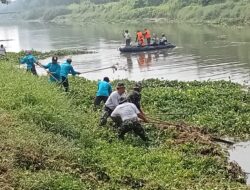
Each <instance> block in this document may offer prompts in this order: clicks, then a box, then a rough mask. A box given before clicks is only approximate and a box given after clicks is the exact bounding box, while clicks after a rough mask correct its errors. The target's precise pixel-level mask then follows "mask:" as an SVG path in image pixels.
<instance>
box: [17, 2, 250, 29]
mask: <svg viewBox="0 0 250 190" xmlns="http://www.w3.org/2000/svg"><path fill="white" fill-rule="evenodd" d="M15 5H16V4H15ZM27 7H29V9H30V11H27ZM18 8H19V9H20V10H21V11H22V10H25V11H23V13H22V15H23V16H22V18H25V19H32V20H34V19H42V20H44V21H52V20H54V21H56V22H68V23H72V22H86V21H87V22H97V21H110V22H129V23H131V22H138V21H141V20H144V21H153V22H154V21H164V22H191V23H207V22H209V23H216V24H235V25H242V24H249V23H250V12H249V11H248V10H250V0H223V1H222V0H219V1H218V0H178V1H176V0H65V1H63V2H60V3H58V2H57V1H55V0H52V1H45V2H41V1H39V0H32V1H31V0H20V1H19V2H18V4H17V5H16V6H14V7H13V9H15V10H16V9H18Z"/></svg>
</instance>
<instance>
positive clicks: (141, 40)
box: [123, 28, 168, 47]
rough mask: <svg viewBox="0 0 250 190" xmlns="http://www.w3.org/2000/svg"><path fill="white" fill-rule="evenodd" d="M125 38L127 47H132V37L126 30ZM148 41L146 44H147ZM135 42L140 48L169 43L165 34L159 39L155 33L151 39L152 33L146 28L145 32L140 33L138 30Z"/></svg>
mask: <svg viewBox="0 0 250 190" xmlns="http://www.w3.org/2000/svg"><path fill="white" fill-rule="evenodd" d="M123 37H124V39H125V44H126V47H129V46H131V41H132V37H131V35H130V33H129V31H128V30H125V32H124V33H123ZM145 41H146V43H145ZM135 42H137V43H138V46H141V47H143V46H146V45H148V46H157V45H165V44H166V43H167V42H168V41H167V37H166V35H165V34H164V33H163V34H162V35H161V38H160V39H159V38H158V36H157V34H155V33H153V35H152V37H151V32H150V30H149V29H147V28H145V29H144V31H143V32H142V31H140V30H138V31H137V32H136V39H135Z"/></svg>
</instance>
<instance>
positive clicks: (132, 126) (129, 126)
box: [119, 120, 148, 141]
mask: <svg viewBox="0 0 250 190" xmlns="http://www.w3.org/2000/svg"><path fill="white" fill-rule="evenodd" d="M130 131H134V133H135V134H136V135H138V136H139V137H141V139H142V140H143V141H147V140H148V138H147V137H146V134H145V131H144V129H143V128H142V126H141V124H140V123H139V122H138V121H132V120H126V121H124V122H122V125H121V127H120V129H119V138H121V139H124V136H125V134H126V133H128V132H130Z"/></svg>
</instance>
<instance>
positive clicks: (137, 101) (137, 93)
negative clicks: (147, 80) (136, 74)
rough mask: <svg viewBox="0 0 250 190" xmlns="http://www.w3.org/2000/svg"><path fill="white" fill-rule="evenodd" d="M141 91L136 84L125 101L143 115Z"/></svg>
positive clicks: (140, 87) (139, 85) (139, 86)
mask: <svg viewBox="0 0 250 190" xmlns="http://www.w3.org/2000/svg"><path fill="white" fill-rule="evenodd" d="M141 90H142V86H141V84H140V83H136V84H135V86H134V88H133V91H132V92H130V93H129V94H128V96H127V99H128V101H129V102H131V103H133V104H134V105H135V106H136V107H137V109H138V110H139V111H140V112H141V113H142V114H144V113H143V111H142V108H141Z"/></svg>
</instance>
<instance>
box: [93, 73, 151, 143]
mask: <svg viewBox="0 0 250 190" xmlns="http://www.w3.org/2000/svg"><path fill="white" fill-rule="evenodd" d="M141 89H142V87H141V84H139V83H137V84H135V86H134V88H133V91H131V92H130V93H128V94H126V87H125V85H124V83H118V84H117V86H116V90H115V91H114V92H112V87H111V85H110V83H109V78H108V77H104V79H103V81H99V82H98V90H97V94H96V99H95V106H99V105H100V102H101V101H103V102H104V109H103V113H102V116H101V118H100V126H104V125H106V123H107V119H108V118H109V117H111V119H112V121H113V122H114V127H115V128H117V129H118V133H119V134H118V137H119V138H120V139H124V136H125V134H126V133H128V132H130V131H134V133H135V134H136V135H138V136H139V137H140V138H141V139H142V140H143V141H148V138H147V137H146V134H145V131H144V129H143V127H142V126H141V124H140V122H139V118H140V119H142V120H143V121H144V122H147V119H146V117H145V114H144V113H143V111H142V109H141V104H140V101H141V94H140V92H141Z"/></svg>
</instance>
